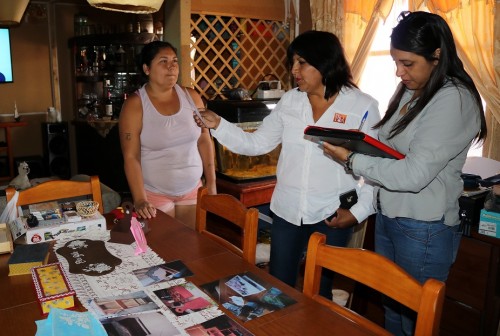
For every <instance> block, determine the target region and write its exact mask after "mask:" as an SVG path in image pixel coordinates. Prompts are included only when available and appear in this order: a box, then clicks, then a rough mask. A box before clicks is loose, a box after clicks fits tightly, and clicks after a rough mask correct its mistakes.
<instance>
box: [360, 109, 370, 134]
mask: <svg viewBox="0 0 500 336" xmlns="http://www.w3.org/2000/svg"><path fill="white" fill-rule="evenodd" d="M366 118H368V111H366V112H365V114H364V115H363V118H362V119H361V123H360V124H359V127H358V131H361V129H362V128H363V125H364V124H365V121H366Z"/></svg>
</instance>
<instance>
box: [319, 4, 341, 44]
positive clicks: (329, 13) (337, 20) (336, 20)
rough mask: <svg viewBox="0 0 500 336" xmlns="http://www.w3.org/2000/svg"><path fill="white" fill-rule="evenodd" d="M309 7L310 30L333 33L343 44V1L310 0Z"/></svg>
mask: <svg viewBox="0 0 500 336" xmlns="http://www.w3.org/2000/svg"><path fill="white" fill-rule="evenodd" d="M347 2H349V1H347ZM310 6H311V18H312V29H314V30H322V31H327V32H330V33H334V34H335V35H337V37H338V38H339V40H340V41H341V42H342V43H344V41H343V36H344V29H343V28H344V0H310Z"/></svg>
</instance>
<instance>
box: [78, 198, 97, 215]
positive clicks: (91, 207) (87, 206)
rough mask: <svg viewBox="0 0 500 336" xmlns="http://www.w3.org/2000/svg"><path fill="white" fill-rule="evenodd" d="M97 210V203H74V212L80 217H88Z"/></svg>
mask: <svg viewBox="0 0 500 336" xmlns="http://www.w3.org/2000/svg"><path fill="white" fill-rule="evenodd" d="M98 210H99V202H95V201H81V202H78V203H76V212H78V214H79V215H80V216H82V217H90V216H92V215H94V214H95V213H96V212H97V211H98Z"/></svg>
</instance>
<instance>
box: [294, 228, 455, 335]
mask: <svg viewBox="0 0 500 336" xmlns="http://www.w3.org/2000/svg"><path fill="white" fill-rule="evenodd" d="M323 267H324V268H327V269H330V270H333V271H334V272H336V273H340V274H342V275H344V276H346V277H348V278H351V279H353V280H356V281H358V282H360V283H362V284H364V285H366V286H368V287H370V288H373V289H375V290H376V291H378V292H380V293H382V294H385V295H387V296H389V297H391V298H392V299H394V300H396V301H398V302H400V303H401V304H403V305H405V306H406V307H408V308H410V309H412V310H414V311H415V312H417V314H418V315H417V322H416V328H415V335H416V336H423V335H425V336H432V335H439V324H440V320H441V312H442V308H443V300H444V292H445V284H444V283H443V282H441V281H438V280H435V279H429V280H427V281H426V282H425V283H424V284H423V285H422V284H420V283H419V282H418V281H417V280H416V279H415V278H413V277H412V276H411V275H410V274H408V273H407V272H406V271H405V270H403V269H402V268H401V267H400V266H398V265H396V264H395V263H394V262H392V261H391V260H389V259H387V258H385V257H383V256H381V255H379V254H377V253H375V252H372V251H368V250H364V249H357V248H342V247H333V246H329V245H326V244H325V236H324V235H323V234H321V233H317V232H316V233H314V234H312V235H311V238H310V240H309V245H308V248H307V259H306V266H305V276H304V289H303V291H304V294H305V295H306V296H308V297H311V298H313V299H315V300H316V301H318V302H320V303H322V304H324V305H326V306H328V307H329V308H330V309H332V310H335V311H338V312H341V313H342V314H344V315H348V316H350V317H351V318H353V319H355V320H356V321H357V322H358V323H360V324H364V325H371V324H372V322H370V321H368V320H366V319H365V318H364V317H362V316H360V315H358V314H356V313H355V312H353V311H350V310H348V309H347V308H344V307H341V306H339V305H337V304H335V303H333V302H332V301H330V300H327V299H326V298H324V297H322V296H320V295H318V292H319V283H320V277H321V269H322V268H323Z"/></svg>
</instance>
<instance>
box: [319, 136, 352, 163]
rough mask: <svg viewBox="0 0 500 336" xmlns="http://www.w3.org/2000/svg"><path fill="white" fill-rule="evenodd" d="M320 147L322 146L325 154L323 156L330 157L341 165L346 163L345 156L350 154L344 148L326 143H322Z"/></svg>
mask: <svg viewBox="0 0 500 336" xmlns="http://www.w3.org/2000/svg"><path fill="white" fill-rule="evenodd" d="M321 145H322V146H323V152H325V154H328V155H330V156H331V157H332V158H333V159H335V160H337V161H339V162H342V163H343V162H346V161H347V156H348V155H349V153H350V152H351V151H350V150H348V149H346V148H344V147H340V146H334V145H332V144H330V143H328V142H326V141H323V142H322V143H321Z"/></svg>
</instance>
